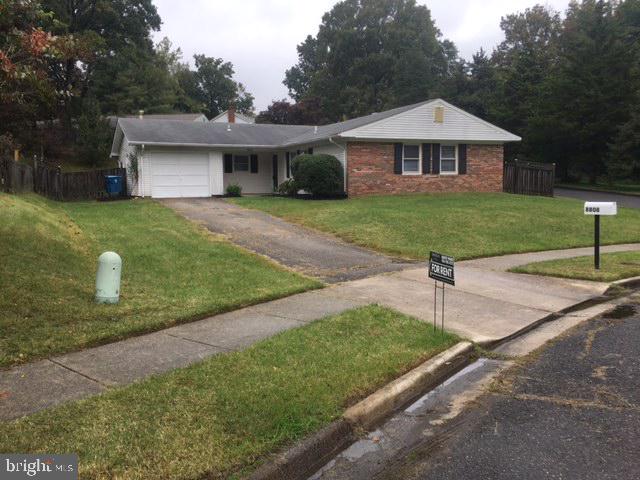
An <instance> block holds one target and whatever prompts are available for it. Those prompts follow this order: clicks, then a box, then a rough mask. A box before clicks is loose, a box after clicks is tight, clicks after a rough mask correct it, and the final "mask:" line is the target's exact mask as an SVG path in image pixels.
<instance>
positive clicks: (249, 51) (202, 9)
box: [154, 0, 569, 111]
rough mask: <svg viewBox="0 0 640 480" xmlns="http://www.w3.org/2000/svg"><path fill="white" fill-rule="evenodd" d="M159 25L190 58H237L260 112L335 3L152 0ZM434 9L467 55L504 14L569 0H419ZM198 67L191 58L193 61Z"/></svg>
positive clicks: (495, 30)
mask: <svg viewBox="0 0 640 480" xmlns="http://www.w3.org/2000/svg"><path fill="white" fill-rule="evenodd" d="M154 3H155V4H156V6H157V7H158V12H159V13H160V16H161V17H162V22H163V24H162V30H161V31H160V32H159V33H156V35H155V39H156V41H157V40H160V39H161V38H162V37H165V36H167V37H169V38H170V39H171V41H172V42H173V45H174V47H180V48H181V49H182V52H183V54H184V59H185V60H192V56H193V54H195V53H204V54H205V55H208V56H213V57H222V58H224V59H225V60H226V61H230V62H232V63H233V65H234V67H235V72H236V74H235V78H236V80H238V81H240V82H242V83H243V84H244V85H245V86H246V87H247V90H248V91H249V92H251V93H252V94H253V95H254V96H255V97H256V101H255V105H256V109H257V110H258V111H260V110H264V109H265V108H266V106H267V105H269V104H270V103H271V101H272V100H278V99H281V98H285V97H287V89H286V87H285V86H284V85H283V84H282V80H283V79H284V72H285V70H286V69H287V68H289V67H291V66H292V65H294V64H295V63H296V61H297V55H296V45H298V44H299V43H300V42H302V41H303V40H304V39H305V38H306V36H307V35H309V34H311V35H314V36H315V35H316V33H317V32H318V26H319V25H320V21H321V20H322V15H323V14H324V13H325V12H326V11H328V10H330V9H331V7H332V6H333V5H334V4H335V3H337V1H336V0H231V1H229V0H182V1H176V0H155V2H154ZM418 3H420V4H426V5H427V6H428V7H429V9H430V10H431V15H432V17H433V18H434V20H435V22H436V25H437V27H438V28H439V29H440V31H441V32H442V34H443V37H445V38H448V39H450V40H453V42H454V43H455V44H456V45H457V47H458V49H459V50H460V54H461V56H462V57H464V58H470V57H471V55H472V54H473V53H474V52H476V51H477V50H478V49H479V48H480V47H484V49H485V50H487V51H491V50H492V49H493V47H494V46H496V45H497V44H498V43H499V42H500V41H501V40H502V31H501V30H500V17H502V16H504V15H506V14H509V13H515V12H519V11H522V10H524V9H525V8H527V7H531V6H533V5H535V4H536V3H543V4H546V5H550V6H551V7H553V8H555V9H557V10H560V11H564V10H565V8H566V6H567V4H568V3H569V2H568V0H546V1H545V0H538V1H536V0H428V1H424V0H418ZM191 64H193V62H191Z"/></svg>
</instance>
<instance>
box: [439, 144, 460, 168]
mask: <svg viewBox="0 0 640 480" xmlns="http://www.w3.org/2000/svg"><path fill="white" fill-rule="evenodd" d="M442 147H453V148H454V152H455V153H454V155H455V159H454V160H455V166H456V169H455V171H453V172H450V171H447V172H443V171H442ZM459 151H460V149H459V148H458V144H457V143H441V144H440V168H439V170H440V175H458V170H459V166H458V165H459V155H458V152H459ZM445 160H451V159H450V158H445Z"/></svg>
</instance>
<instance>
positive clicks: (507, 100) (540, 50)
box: [492, 5, 562, 156]
mask: <svg viewBox="0 0 640 480" xmlns="http://www.w3.org/2000/svg"><path fill="white" fill-rule="evenodd" d="M500 27H501V28H502V31H503V32H504V35H505V39H504V41H503V42H502V43H500V45H499V46H498V47H497V48H496V50H495V51H494V53H493V55H492V63H493V64H494V65H495V67H496V75H497V78H498V85H497V92H496V93H497V97H498V98H499V101H496V102H494V115H493V120H495V121H496V122H497V123H499V124H500V125H501V126H503V127H504V128H506V129H508V130H511V131H513V132H515V133H517V134H519V135H521V136H522V137H523V143H522V145H516V144H514V145H510V146H509V147H510V151H509V152H508V153H509V154H516V153H517V152H518V151H520V153H524V154H525V155H527V154H528V155H529V156H535V155H536V153H539V152H538V151H537V148H538V146H539V138H536V137H534V136H532V134H533V133H534V132H533V131H532V128H531V125H530V121H531V118H532V117H533V116H535V115H536V114H537V112H538V110H539V109H540V107H541V106H542V105H544V104H545V102H547V101H548V98H545V93H544V92H545V90H544V88H543V87H542V85H543V83H544V82H545V81H546V79H547V77H548V75H549V74H550V72H551V71H553V69H554V68H555V66H556V65H557V63H558V49H559V37H560V34H561V31H562V20H561V18H560V14H559V13H558V12H556V11H554V10H551V9H550V8H548V7H544V6H541V5H536V6H534V7H532V8H528V9H526V10H525V11H524V12H522V13H517V14H513V15H507V16H506V17H503V18H502V19H501V21H500Z"/></svg>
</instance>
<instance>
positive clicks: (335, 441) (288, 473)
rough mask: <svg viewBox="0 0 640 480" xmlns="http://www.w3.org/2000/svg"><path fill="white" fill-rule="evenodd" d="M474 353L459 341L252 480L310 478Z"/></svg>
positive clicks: (257, 472)
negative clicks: (362, 433) (359, 433)
mask: <svg viewBox="0 0 640 480" xmlns="http://www.w3.org/2000/svg"><path fill="white" fill-rule="evenodd" d="M473 351H474V348H473V344H472V343H471V342H466V341H465V342H458V343H457V344H455V345H454V346H453V347H451V348H449V349H448V350H445V351H444V352H442V353H440V354H438V355H436V356H435V357H432V358H430V359H429V360H427V361H425V362H424V363H422V364H421V365H419V366H418V367H416V368H414V369H413V370H411V371H409V372H407V373H405V374H404V375H403V376H401V377H400V378H397V379H395V380H393V381H392V382H390V383H388V384H387V385H385V386H384V387H382V388H381V389H380V390H377V391H376V392H374V393H372V394H371V395H369V396H368V397H367V398H365V399H364V400H361V401H360V402H358V403H356V404H355V405H353V406H352V407H350V408H348V409H347V410H346V411H345V412H344V414H343V416H342V418H340V419H339V420H336V421H335V422H333V423H331V424H330V425H328V426H327V427H325V428H323V429H322V430H320V431H318V432H316V433H314V434H312V435H311V436H309V437H307V438H306V439H304V440H302V441H301V442H300V443H298V444H297V445H295V446H294V447H292V448H291V449H289V450H287V451H286V452H284V453H281V454H280V455H278V456H277V457H276V459H275V460H273V461H271V462H270V463H267V464H265V465H263V466H261V467H259V468H258V469H257V470H256V471H255V472H254V473H253V474H252V475H251V476H250V477H249V478H250V479H251V480H276V479H285V480H298V479H300V480H302V479H306V478H308V477H309V476H310V475H312V474H313V473H314V472H316V471H318V470H319V469H320V468H321V467H322V466H323V465H325V464H326V463H327V462H328V461H329V460H331V459H332V458H333V457H335V455H337V454H338V453H339V452H341V451H342V450H344V449H345V448H346V447H347V446H349V445H350V444H351V443H353V442H354V441H355V440H356V438H357V435H356V431H357V430H359V429H361V428H363V429H368V428H370V427H372V426H373V425H375V424H376V423H378V422H380V421H382V420H383V419H384V418H385V417H387V416H389V415H390V414H392V413H393V412H394V411H396V410H397V409H398V408H400V407H402V406H403V405H405V404H406V403H407V402H409V401H410V400H412V399H413V398H415V397H416V396H417V395H419V394H421V393H424V392H425V391H426V390H428V389H430V388H432V387H434V386H436V385H437V384H439V383H440V382H441V381H442V380H443V379H444V378H446V377H448V376H449V375H451V374H452V373H453V372H455V371H456V370H458V369H460V368H461V367H462V366H464V365H465V364H466V363H467V362H468V361H469V359H470V358H471V355H472V354H473Z"/></svg>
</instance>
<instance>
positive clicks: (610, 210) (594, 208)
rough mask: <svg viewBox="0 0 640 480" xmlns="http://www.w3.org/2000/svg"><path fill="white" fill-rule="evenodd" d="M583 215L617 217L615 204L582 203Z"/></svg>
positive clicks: (616, 205)
mask: <svg viewBox="0 0 640 480" xmlns="http://www.w3.org/2000/svg"><path fill="white" fill-rule="evenodd" d="M584 214H585V215H617V214H618V204H617V203H616V202H584Z"/></svg>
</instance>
